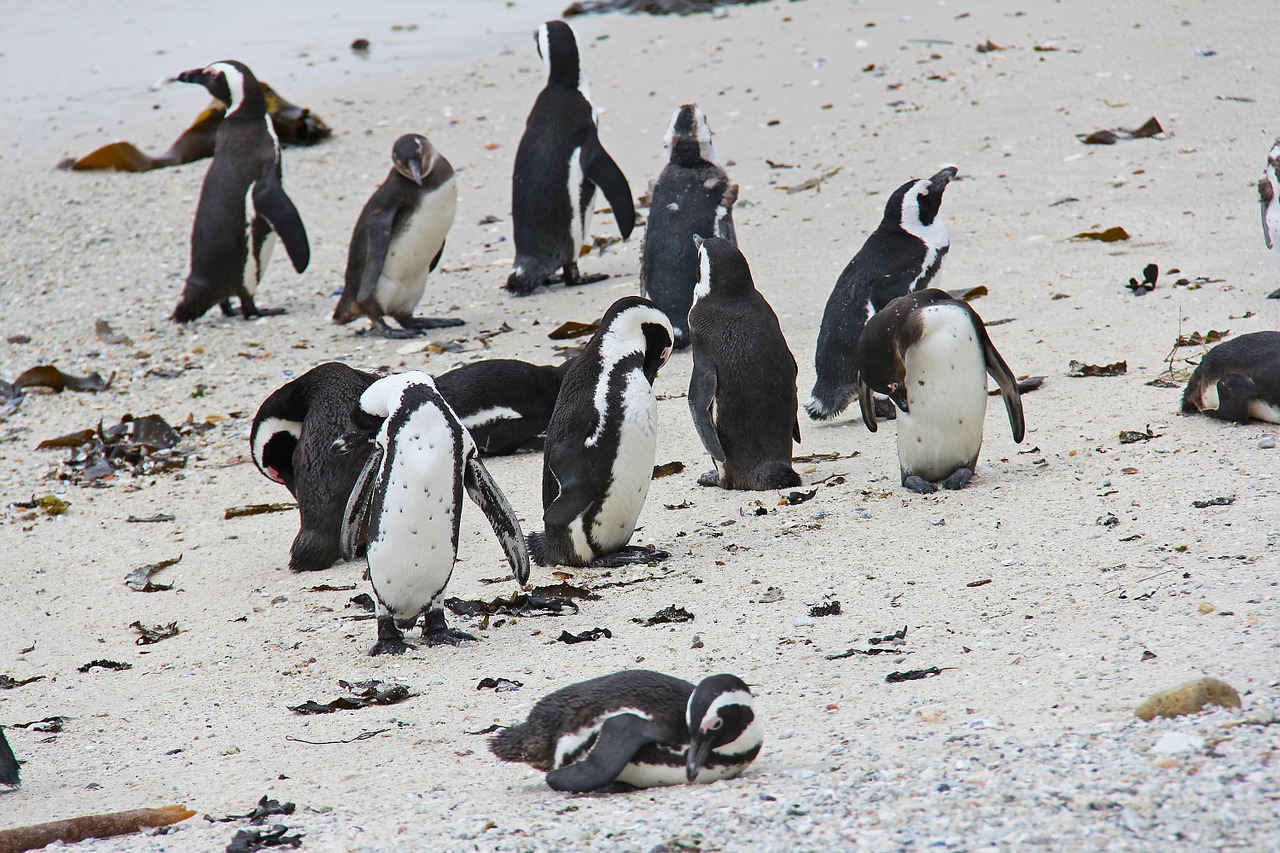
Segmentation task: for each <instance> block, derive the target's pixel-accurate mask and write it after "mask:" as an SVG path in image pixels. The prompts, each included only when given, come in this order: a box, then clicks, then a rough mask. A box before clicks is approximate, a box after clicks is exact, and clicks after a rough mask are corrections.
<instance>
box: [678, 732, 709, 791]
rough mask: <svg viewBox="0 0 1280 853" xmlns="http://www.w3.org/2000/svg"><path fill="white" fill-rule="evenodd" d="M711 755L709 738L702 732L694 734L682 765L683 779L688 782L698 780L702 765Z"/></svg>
mask: <svg viewBox="0 0 1280 853" xmlns="http://www.w3.org/2000/svg"><path fill="white" fill-rule="evenodd" d="M710 754H711V737H710V736H709V735H707V734H704V733H703V732H698V733H695V734H694V736H693V739H692V740H691V741H690V742H689V757H688V759H687V760H686V761H685V765H684V777H685V778H686V779H688V780H689V781H690V782H692V781H693V780H695V779H697V778H698V772H699V771H700V770H702V765H704V764H706V763H707V756H708V755H710Z"/></svg>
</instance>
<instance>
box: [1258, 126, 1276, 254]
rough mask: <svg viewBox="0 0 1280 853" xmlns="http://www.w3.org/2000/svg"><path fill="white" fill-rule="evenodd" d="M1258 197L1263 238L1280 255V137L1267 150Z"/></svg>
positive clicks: (1259, 181) (1269, 247) (1259, 182)
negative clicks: (1260, 207) (1260, 205)
mask: <svg viewBox="0 0 1280 853" xmlns="http://www.w3.org/2000/svg"><path fill="white" fill-rule="evenodd" d="M1258 199H1259V201H1261V202H1262V239H1263V240H1265V241H1266V244H1267V248H1268V249H1270V250H1272V251H1273V252H1275V253H1276V256H1277V257H1280V139H1276V141H1275V143H1274V144H1273V145H1272V146H1271V150H1270V151H1269V152H1267V167H1266V168H1265V169H1263V170H1262V177H1261V178H1259V179H1258Z"/></svg>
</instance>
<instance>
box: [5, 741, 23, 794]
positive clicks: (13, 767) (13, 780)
mask: <svg viewBox="0 0 1280 853" xmlns="http://www.w3.org/2000/svg"><path fill="white" fill-rule="evenodd" d="M21 784H22V777H21V775H20V773H19V772H18V758H17V756H15V755H14V754H13V749H12V748H11V747H10V746H9V741H8V739H7V738H6V737H5V736H4V729H3V728H0V785H6V786H8V787H10V788H17V787H18V786H19V785H21Z"/></svg>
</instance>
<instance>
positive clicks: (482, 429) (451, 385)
mask: <svg viewBox="0 0 1280 853" xmlns="http://www.w3.org/2000/svg"><path fill="white" fill-rule="evenodd" d="M570 364H572V361H569V362H565V363H564V364H560V365H554V366H552V365H533V364H529V363H528V362H524V361H518V360H516V359H514V358H492V359H486V360H484V361H475V362H472V363H471V364H464V365H463V366H462V367H458V368H455V369H454V370H450V371H449V372H448V373H442V374H440V375H439V376H437V377H436V387H437V388H438V389H439V390H440V393H441V394H442V395H443V396H444V398H445V399H446V400H448V401H449V405H450V406H452V407H453V411H454V412H455V413H456V414H457V415H458V419H459V420H460V421H461V422H462V425H463V426H464V427H466V428H467V432H469V433H471V437H472V439H474V440H475V443H476V449H477V450H479V451H480V453H481V455H484V456H503V455H506V454H508V453H515V452H516V451H517V450H519V449H520V448H521V447H523V446H524V445H525V444H527V443H528V442H529V441H530V440H531V439H533V438H534V437H535V436H539V435H542V434H543V433H544V432H546V431H547V425H548V424H549V423H550V422H551V413H552V412H553V411H555V407H556V397H557V396H558V395H559V393H560V383H561V382H562V381H563V379H564V374H565V371H566V370H567V369H568V366H569V365H570Z"/></svg>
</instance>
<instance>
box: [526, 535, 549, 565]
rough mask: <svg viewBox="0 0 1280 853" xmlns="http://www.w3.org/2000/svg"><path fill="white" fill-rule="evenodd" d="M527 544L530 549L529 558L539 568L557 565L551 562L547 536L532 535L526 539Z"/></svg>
mask: <svg viewBox="0 0 1280 853" xmlns="http://www.w3.org/2000/svg"><path fill="white" fill-rule="evenodd" d="M525 543H526V545H527V546H528V548H529V556H530V557H531V558H532V559H533V561H534V562H535V563H537V564H538V565H539V566H552V565H555V563H554V562H553V561H552V560H551V558H550V555H549V554H548V553H547V534H546V533H542V532H538V533H530V534H529V535H528V536H526V537H525Z"/></svg>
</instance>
